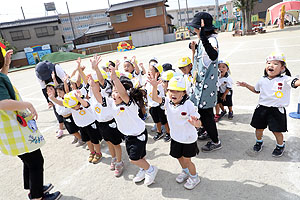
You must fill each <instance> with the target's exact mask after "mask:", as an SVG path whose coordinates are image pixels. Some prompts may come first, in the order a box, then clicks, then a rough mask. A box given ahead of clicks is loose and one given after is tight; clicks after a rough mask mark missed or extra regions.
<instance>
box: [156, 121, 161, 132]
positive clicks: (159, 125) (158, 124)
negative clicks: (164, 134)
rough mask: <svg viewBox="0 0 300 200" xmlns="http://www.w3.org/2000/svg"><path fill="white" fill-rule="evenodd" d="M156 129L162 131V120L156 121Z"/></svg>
mask: <svg viewBox="0 0 300 200" xmlns="http://www.w3.org/2000/svg"><path fill="white" fill-rule="evenodd" d="M156 129H157V132H159V133H161V123H160V122H158V123H156Z"/></svg>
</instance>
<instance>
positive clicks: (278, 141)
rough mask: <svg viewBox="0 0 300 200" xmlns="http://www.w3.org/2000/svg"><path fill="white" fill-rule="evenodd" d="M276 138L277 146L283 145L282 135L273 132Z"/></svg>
mask: <svg viewBox="0 0 300 200" xmlns="http://www.w3.org/2000/svg"><path fill="white" fill-rule="evenodd" d="M273 134H274V135H275V137H276V142H277V144H279V145H283V134H282V133H281V132H273Z"/></svg>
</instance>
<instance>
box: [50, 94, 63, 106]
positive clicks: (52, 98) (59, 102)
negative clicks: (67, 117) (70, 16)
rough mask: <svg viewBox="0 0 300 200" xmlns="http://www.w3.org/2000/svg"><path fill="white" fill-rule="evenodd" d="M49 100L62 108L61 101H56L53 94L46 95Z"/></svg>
mask: <svg viewBox="0 0 300 200" xmlns="http://www.w3.org/2000/svg"><path fill="white" fill-rule="evenodd" d="M48 97H49V99H51V101H53V102H54V103H56V104H58V105H60V106H64V104H63V101H60V100H58V99H57V98H55V97H54V95H53V94H48Z"/></svg>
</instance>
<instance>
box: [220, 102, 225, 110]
mask: <svg viewBox="0 0 300 200" xmlns="http://www.w3.org/2000/svg"><path fill="white" fill-rule="evenodd" d="M219 106H220V108H221V110H222V111H223V112H224V111H225V108H224V106H223V104H221V103H219Z"/></svg>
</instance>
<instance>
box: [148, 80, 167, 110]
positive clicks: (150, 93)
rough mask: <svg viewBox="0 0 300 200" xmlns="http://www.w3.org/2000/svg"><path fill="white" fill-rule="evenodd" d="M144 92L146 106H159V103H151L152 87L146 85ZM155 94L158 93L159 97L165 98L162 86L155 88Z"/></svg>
mask: <svg viewBox="0 0 300 200" xmlns="http://www.w3.org/2000/svg"><path fill="white" fill-rule="evenodd" d="M145 90H146V91H147V101H148V106H149V107H157V106H159V103H157V102H156V101H153V99H152V93H153V86H152V85H151V84H150V83H146V85H145ZM157 93H158V96H159V97H164V96H165V91H164V87H163V86H162V84H159V85H158V86H157Z"/></svg>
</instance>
